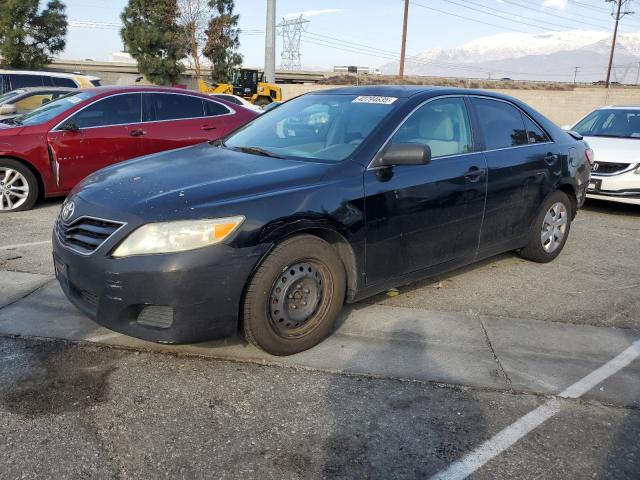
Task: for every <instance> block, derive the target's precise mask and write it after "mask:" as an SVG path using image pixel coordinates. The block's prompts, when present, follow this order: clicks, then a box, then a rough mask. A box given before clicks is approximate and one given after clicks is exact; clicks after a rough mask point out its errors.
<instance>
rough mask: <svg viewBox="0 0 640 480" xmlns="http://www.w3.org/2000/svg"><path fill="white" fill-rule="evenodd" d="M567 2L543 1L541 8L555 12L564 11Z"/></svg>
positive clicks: (560, 0)
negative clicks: (554, 10)
mask: <svg viewBox="0 0 640 480" xmlns="http://www.w3.org/2000/svg"><path fill="white" fill-rule="evenodd" d="M567 3H569V0H544V1H543V2H542V6H543V7H549V8H555V9H557V10H564V9H565V8H567Z"/></svg>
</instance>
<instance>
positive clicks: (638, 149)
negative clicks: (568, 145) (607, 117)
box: [584, 137, 640, 163]
mask: <svg viewBox="0 0 640 480" xmlns="http://www.w3.org/2000/svg"><path fill="white" fill-rule="evenodd" d="M584 139H585V140H586V142H587V143H588V144H589V146H590V147H591V148H592V149H593V152H594V153H595V157H596V158H595V159H596V162H615V163H640V138H611V137H584Z"/></svg>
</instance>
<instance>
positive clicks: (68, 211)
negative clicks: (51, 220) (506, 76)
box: [62, 200, 76, 222]
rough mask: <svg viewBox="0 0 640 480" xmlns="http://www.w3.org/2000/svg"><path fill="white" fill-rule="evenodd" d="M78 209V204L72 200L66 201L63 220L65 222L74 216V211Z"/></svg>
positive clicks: (63, 208) (63, 207)
mask: <svg viewBox="0 0 640 480" xmlns="http://www.w3.org/2000/svg"><path fill="white" fill-rule="evenodd" d="M75 210H76V204H75V203H74V202H73V200H72V201H70V202H67V203H65V204H64V205H63V206H62V220H64V221H65V222H66V221H68V220H69V219H70V218H71V217H73V212H75Z"/></svg>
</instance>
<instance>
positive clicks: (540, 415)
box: [431, 340, 640, 480]
mask: <svg viewBox="0 0 640 480" xmlns="http://www.w3.org/2000/svg"><path fill="white" fill-rule="evenodd" d="M638 357H640V340H636V341H635V342H634V343H632V344H631V346H630V347H629V348H627V349H626V350H625V351H624V352H622V353H621V354H620V355H618V356H617V357H615V358H613V359H612V360H610V361H608V362H607V363H605V364H604V365H603V366H602V367H600V368H598V369H597V370H594V371H593V372H591V373H590V374H589V375H587V376H586V377H584V378H582V379H580V380H578V381H577V382H576V383H574V384H573V385H571V386H570V387H569V388H567V389H565V390H564V391H563V392H562V393H560V395H558V396H559V397H562V398H579V397H581V396H582V395H584V394H585V393H587V392H588V391H589V390H591V389H592V388H594V387H595V386H596V385H598V384H599V383H602V382H603V381H604V380H606V379H607V378H609V377H611V376H612V375H615V374H616V373H618V372H619V371H620V370H622V369H623V368H624V367H626V366H627V365H629V364H630V363H631V362H633V361H634V360H635V359H637V358H638ZM560 410H561V402H560V400H558V399H553V400H550V401H549V402H547V403H545V404H544V405H541V406H539V407H538V408H536V409H535V410H532V411H531V412H529V413H527V414H526V415H525V416H524V417H522V418H520V419H518V420H517V421H516V422H515V423H513V424H511V425H509V426H508V427H507V428H505V429H504V430H502V431H501V432H499V433H498V434H496V435H495V436H494V437H493V438H491V439H490V440H487V441H486V442H484V443H483V444H482V445H480V446H479V447H478V448H476V449H475V450H473V451H472V452H469V453H468V454H466V455H465V456H464V457H462V458H461V459H460V460H458V461H457V462H454V463H452V464H451V465H449V467H447V468H446V469H445V470H442V471H441V472H440V473H437V474H436V475H434V476H433V477H431V478H432V480H462V479H464V478H467V477H468V476H469V475H471V474H472V473H473V472H475V471H476V470H478V469H479V468H481V467H482V466H483V465H485V464H486V463H488V462H489V461H490V460H491V459H493V458H495V457H497V456H498V455H500V454H501V453H502V452H504V451H505V450H506V449H508V448H509V447H511V446H512V445H513V444H515V443H516V442H518V441H519V440H520V439H521V438H523V437H524V436H526V435H527V434H528V433H530V432H531V431H533V430H535V429H536V428H537V427H539V426H540V425H542V424H543V423H544V422H546V421H547V420H549V419H550V418H551V417H553V416H554V415H556V414H557V413H558V412H559V411H560Z"/></svg>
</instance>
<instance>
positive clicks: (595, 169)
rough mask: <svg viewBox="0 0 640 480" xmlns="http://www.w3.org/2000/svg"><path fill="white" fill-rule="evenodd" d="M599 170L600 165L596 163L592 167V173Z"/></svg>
mask: <svg viewBox="0 0 640 480" xmlns="http://www.w3.org/2000/svg"><path fill="white" fill-rule="evenodd" d="M599 168H600V165H598V164H597V163H594V164H593V165H592V166H591V171H593V172H595V171H597V170H598V169H599Z"/></svg>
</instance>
